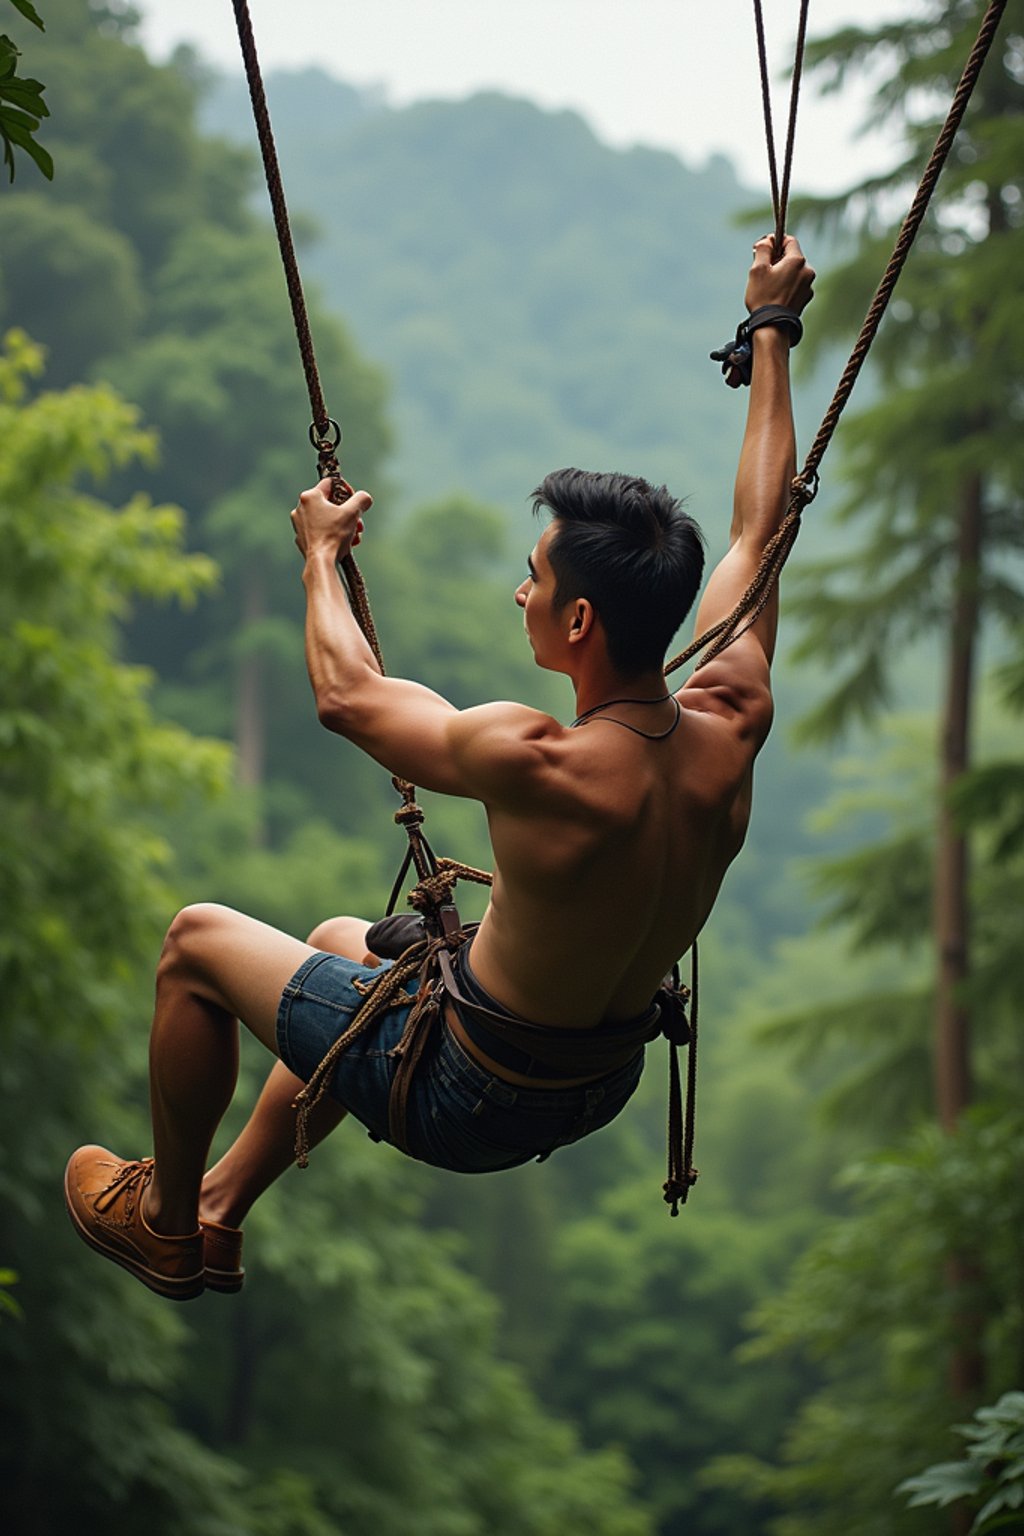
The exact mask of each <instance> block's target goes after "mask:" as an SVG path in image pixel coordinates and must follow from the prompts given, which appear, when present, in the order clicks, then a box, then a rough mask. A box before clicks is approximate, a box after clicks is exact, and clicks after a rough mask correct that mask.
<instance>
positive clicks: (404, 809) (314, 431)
mask: <svg viewBox="0 0 1024 1536" xmlns="http://www.w3.org/2000/svg"><path fill="white" fill-rule="evenodd" d="M232 4H233V8H234V13H235V21H236V24H237V27H238V38H239V43H240V45H241V50H242V58H243V61H244V65H245V73H246V79H247V81H248V86H249V95H250V99H251V102H252V110H253V117H254V120H255V124H256V132H257V137H258V139H259V145H260V153H261V155H262V159H263V168H264V173H265V176H266V182H267V191H268V194H269V197H270V204H271V208H272V211H273V216H274V227H275V230H276V232H277V241H278V246H279V249H280V252H281V262H282V265H283V267H284V274H285V283H286V286H287V290H288V298H289V301H290V303H291V309H292V319H293V321H294V324H295V333H296V338H297V341H298V346H299V353H300V356H301V359H302V367H303V372H304V374H305V379H306V389H307V393H308V395H309V405H310V413H311V416H312V423H311V426H310V429H309V437H310V441H311V443H312V444H313V447H314V448H315V449H316V454H317V470H318V474H319V478H320V479H322V480H323V479H329V480H330V481H331V487H332V489H331V499H332V500H333V501H334V502H336V503H340V502H342V501H343V500H345V499H346V498H347V497H349V496H351V495H352V494H353V491H352V487H351V486H350V485H349V484H348V482H347V481H346V480H345V479H344V477H343V476H342V474H341V469H340V466H339V463H338V457H337V449H338V448H339V446H340V444H341V440H342V430H341V427H340V426H339V424H338V423H337V422H336V421H335V420H334V419H333V418H332V417H331V416H329V414H328V412H327V406H326V402H325V400H324V395H323V390H322V387H321V384H320V376H319V372H318V369H317V364H316V357H315V354H314V351H313V339H312V334H311V331H310V326H309V317H308V313H307V309H306V303H305V297H304V294H303V289H302V280H301V277H300V275H299V267H298V261H297V258H296V255H295V247H294V243H293V240H292V236H291V228H290V224H289V219H288V209H287V205H286V202H285V196H284V186H283V183H282V179H281V171H280V165H279V162H278V157H277V150H276V146H275V143H274V136H273V132H272V129H271V124H270V113H269V110H268V107H267V100H266V93H265V90H264V87H263V79H262V74H261V71H260V66H259V59H258V56H257V52H256V43H255V39H254V36H253V30H252V22H251V19H250V16H249V7H248V3H247V0H232ZM808 6H809V0H801V3H800V20H799V28H798V34H797V43H796V58H795V62H794V66H793V76H792V84H791V89H790V104H789V121H788V128H787V135H786V147H785V154H784V160H783V172H782V180H781V184H780V181H779V177H778V171H777V165H776V155H775V138H774V129H773V124H772V109H771V93H770V84H769V72H768V61H767V49H766V44H765V35H764V18H763V15H762V9H761V0H754V14H755V24H756V30H757V45H758V58H759V65H760V73H761V90H762V99H763V107H764V119H765V135H766V141H767V148H768V163H769V175H770V180H771V191H772V206H773V210H774V214H775V234H774V247H775V255H776V258H777V257H778V255H779V254H781V251H782V244H783V235H784V232H785V222H786V213H787V207H788V201H789V187H790V177H791V170H792V161H793V149H794V143H795V135H796V119H797V110H798V104H799V92H800V78H801V73H802V68H803V56H804V43H805V37H806V29H807V13H808ZM1005 8H1006V0H989V5H988V8H987V10H986V12H985V15H984V17H983V19H982V23H981V27H980V29H979V32H978V36H977V39H976V41H975V44H974V47H973V48H972V50H971V54H970V57H969V58H968V61H967V64H966V65H965V67H964V71H963V75H962V77H961V79H960V83H959V85H958V86H957V90H956V93H955V95H954V97H953V101H952V104H951V106H950V109H949V113H948V116H947V118H946V121H945V123H944V125H943V128H942V131H941V132H940V134H939V137H938V139H937V140H936V144H935V148H934V149H933V151H932V154H931V158H930V159H929V161H928V164H927V167H926V169H925V172H924V175H923V177H922V179H921V183H920V186H919V187H918V189H917V193H916V195H915V197H914V200H913V203H912V204H911V208H910V211H909V212H908V214H907V216H906V218H905V220H904V222H903V226H902V228H901V230H900V233H899V237H898V239H897V241H896V246H895V249H894V250H893V253H892V256H891V257H890V259H889V264H888V266H887V267H886V270H885V273H884V275H883V277H882V280H881V282H880V283H879V285H878V288H877V290H876V292H875V296H874V298H873V300H872V302H871V305H870V307H869V309H868V312H867V315H866V317H865V320H864V323H863V325H862V327H861V330H860V333H859V335H858V337H857V340H856V342H855V344H854V347H853V350H852V352H851V354H850V357H849V360H848V362H847V364H846V367H845V369H844V370H843V373H842V376H841V378H840V381H839V384H838V385H837V387H836V391H835V394H834V395H833V398H832V401H831V404H830V405H829V407H828V409H827V411H826V412H825V416H824V418H823V420H822V423H821V426H820V427H819V429H818V432H817V435H816V436H815V438H814V441H813V443H812V444H811V448H810V451H809V452H808V454H807V457H806V459H805V461H804V465H803V468H802V469H801V470H800V472H799V473H798V474H797V475H796V476H795V477H794V479H793V481H792V483H791V486H790V501H789V505H788V507H787V510H786V513H785V515H784V517H783V519H782V522H781V524H780V526H779V529H778V531H777V533H776V534H775V536H774V537H773V538H772V539H771V541H770V542H769V543H768V545H767V546H766V548H765V551H764V554H763V556H762V558H761V561H760V564H759V566H758V569H757V571H756V573H755V575H754V578H753V580H752V581H751V583H750V585H749V586H748V588H747V590H746V591H745V592H744V593H743V595H742V597H741V598H740V600H739V602H738V603H737V604H736V607H735V608H734V609H733V611H732V613H730V614H729V615H728V616H727V617H726V618H724V619H723V620H721V621H720V622H719V623H718V624H716V625H714V626H713V627H712V628H711V629H709V630H707V631H706V632H705V633H704V634H703V635H700V636H698V637H697V638H696V639H695V640H694V641H693V642H692V643H691V644H690V645H689V646H687V648H686V649H685V650H684V651H681V652H680V653H679V655H677V656H675V657H674V658H673V659H672V660H671V661H669V662H668V663H667V665H666V667H665V672H666V674H668V673H670V672H673V671H675V670H676V669H677V668H678V667H681V666H682V665H684V663H685V662H687V661H689V660H691V659H692V658H693V657H695V656H698V655H699V657H700V659H699V660H698V661H697V664H696V665H697V668H700V667H702V666H704V665H706V664H707V662H709V661H711V660H712V659H713V658H714V657H715V656H718V655H720V654H721V653H722V651H724V650H725V649H726V647H727V646H728V645H730V644H731V643H732V642H733V641H734V640H735V639H737V637H738V636H739V635H741V634H743V633H744V631H745V630H747V629H749V628H750V626H751V625H752V624H753V623H755V622H756V620H757V618H758V616H759V615H760V614H761V613H762V612H763V610H764V607H765V605H766V604H767V602H768V599H769V597H770V595H771V592H772V589H773V587H774V585H775V583H776V581H777V580H778V578H779V574H780V572H781V570H782V567H783V566H784V564H785V562H786V560H787V558H788V556H789V553H790V551H791V549H792V547H793V544H794V543H795V541H796V536H797V534H798V532H799V530H800V520H801V516H802V514H803V509H804V507H805V506H807V505H808V504H809V503H810V502H812V501H813V500H814V498H815V496H816V495H817V491H818V466H819V465H820V463H821V460H822V458H823V457H824V455H825V450H826V449H827V447H828V445H829V443H830V442H831V440H832V436H833V433H834V432H835V429H836V427H837V425H838V422H839V417H840V415H841V414H842V411H843V408H844V407H845V405H846V402H847V400H848V399H849V397H850V394H851V393H852V391H853V386H854V384H855V383H856V380H857V377H858V375H859V373H860V370H861V367H862V366H863V364H864V360H865V358H866V357H867V355H868V352H869V350H870V347H871V343H872V341H873V340H874V337H875V334H876V332H877V330H878V326H879V324H880V322H881V319H882V316H883V314H884V313H885V309H886V306H887V305H888V302H889V299H890V297H891V295H892V291H893V289H894V288H895V286H896V282H897V280H898V278H899V276H900V273H901V272H902V270H903V267H904V264H905V262H906V260H907V256H908V255H909V253H910V248H911V246H912V245H913V242H914V238H915V236H916V234H917V231H918V229H919V228H920V226H921V223H922V221H923V219H924V216H925V213H926V211H927V208H928V204H929V201H930V199H931V195H932V192H933V191H934V189H935V184H936V182H937V181H938V178H939V175H940V173H941V171H942V168H943V166H944V164H945V162H946V158H947V156H948V154H949V150H950V148H951V146H952V143H953V140H954V138H955V136H956V132H957V129H958V128H959V126H960V123H961V120H962V118H963V115H964V112H965V111H966V108H967V103H968V101H969V100H970V97H971V93H972V92H973V90H974V87H975V85H976V83H977V80H978V76H979V75H980V73H981V69H982V66H983V64H984V62H985V59H986V57H987V56H988V52H989V49H990V47H991V45H992V41H993V39H994V37H995V34H996V30H997V28H998V26H999V22H1000V20H1001V18H1002V14H1003V11H1004V10H1005ZM754 318H755V317H754V316H751V317H750V320H753V319H754ZM796 318H797V317H795V316H792V317H789V318H788V319H787V318H785V317H780V316H772V317H770V318H763V319H762V322H761V323H765V324H777V323H784V324H787V325H788V326H789V328H790V329H791V331H793V327H792V324H791V321H792V320H793V319H796ZM797 324H799V321H797ZM747 328H748V333H749V329H750V322H749V320H748V322H747ZM794 334H796V333H795V332H794ZM797 339H799V335H798V334H797ZM739 340H740V337H739V333H737V341H739ZM748 344H749V343H748ZM723 371H725V370H723ZM338 570H339V575H340V577H341V580H342V584H343V586H344V589H345V591H346V594H347V596H348V600H349V603H350V605H351V608H352V612H353V614H354V616H355V619H356V622H357V623H358V625H359V628H360V630H361V631H362V633H363V635H364V637H365V639H366V641H367V643H368V645H369V646H370V649H371V651H372V652H373V655H374V658H375V660H376V662H377V665H378V666H379V668H380V671H381V674H382V675H386V669H385V666H384V658H383V655H382V653H381V647H380V642H379V640H378V637H377V631H376V627H375V625H374V621H373V614H372V612H371V610H370V603H369V598H368V596H367V592H366V585H365V582H364V581H363V577H362V573H361V572H360V570H359V567H358V565H357V564H356V561H355V558H354V556H353V555H352V554H351V553H349V554H347V555H345V556H344V558H343V559H342V560H341V561H340V562H339V566H338ZM700 653H703V654H700ZM392 783H393V784H394V787H395V789H396V791H397V793H398V794H399V796H400V797H401V800H402V804H401V806H400V808H399V809H398V810H397V811H396V812H395V821H396V822H397V823H398V824H399V825H400V826H402V827H404V829H405V832H406V835H407V837H408V847H407V848H406V852H405V856H404V858H403V861H402V865H401V868H400V869H399V872H398V876H397V878H396V880H395V883H394V886H393V887H392V891H391V896H390V900H389V902H388V913H389V914H390V913H392V912H393V911H394V908H395V905H396V903H397V901H398V897H399V894H400V892H401V888H402V885H403V883H404V881H405V879H406V876H407V875H408V873H409V871H410V869H414V870H415V873H416V884H415V885H414V887H413V888H412V890H411V891H410V892H409V895H408V901H409V904H410V905H411V906H413V907H414V908H415V909H416V910H417V911H419V912H420V913H421V914H422V915H423V919H424V929H425V932H424V936H423V938H422V939H420V940H418V941H417V942H416V943H414V944H412V945H411V946H409V947H408V948H407V949H406V950H405V951H404V952H403V953H402V954H401V955H400V956H399V958H398V959H397V960H396V961H395V963H394V964H393V965H392V966H390V967H389V968H388V969H387V970H384V971H382V972H381V974H380V976H379V977H377V978H374V979H373V980H372V981H371V982H370V983H369V985H368V986H367V988H366V992H365V995H364V1000H363V1003H362V1004H361V1006H360V1007H359V1009H358V1010H357V1012H356V1014H355V1016H354V1017H353V1019H352V1022H351V1024H350V1025H349V1027H348V1028H347V1029H346V1030H345V1031H344V1033H343V1034H341V1035H340V1036H339V1037H338V1038H337V1039H336V1040H335V1041H334V1043H333V1045H332V1046H331V1048H330V1050H329V1051H328V1052H327V1054H326V1056H325V1057H324V1058H323V1060H322V1061H321V1062H320V1064H319V1065H318V1066H317V1068H316V1070H315V1071H314V1072H313V1074H312V1076H311V1077H310V1079H309V1082H308V1083H307V1084H306V1085H305V1087H304V1088H303V1089H302V1091H301V1092H300V1093H299V1095H298V1096H297V1098H296V1100H295V1106H294V1107H295V1109H296V1110H297V1120H296V1135H295V1153H296V1160H297V1162H298V1164H299V1166H300V1167H303V1168H304V1167H306V1165H307V1163H308V1161H309V1116H310V1114H311V1113H312V1111H313V1109H314V1108H315V1106H316V1105H317V1103H319V1101H320V1099H321V1098H322V1097H323V1095H324V1093H325V1092H326V1091H327V1089H328V1086H329V1084H330V1079H331V1076H332V1073H333V1071H334V1068H335V1067H336V1065H337V1063H338V1061H339V1060H340V1058H341V1056H342V1055H343V1054H344V1052H345V1051H346V1050H347V1049H348V1047H349V1046H350V1045H351V1044H352V1042H353V1041H354V1040H356V1039H357V1038H358V1037H359V1036H360V1035H361V1034H363V1033H364V1031H365V1030H367V1029H368V1028H369V1027H370V1026H371V1024H373V1022H374V1021H375V1020H376V1019H377V1018H379V1017H380V1016H381V1015H382V1014H383V1013H385V1012H386V1011H387V1010H388V1009H389V1008H391V1007H395V1006H398V1005H400V1004H405V1003H408V1002H409V1001H410V997H409V994H408V992H407V991H406V983H407V982H409V981H411V980H412V979H413V978H414V977H418V978H419V988H418V991H417V993H416V996H415V998H413V999H412V1000H411V1001H412V1006H411V1008H410V1011H409V1015H408V1018H407V1019H406V1022H405V1026H404V1029H403V1033H402V1036H401V1039H400V1041H399V1043H398V1046H397V1047H396V1048H395V1051H394V1054H395V1056H396V1057H397V1060H398V1067H397V1070H396V1072H395V1076H394V1079H393V1082H392V1089H391V1098H390V1101H389V1135H390V1137H391V1139H392V1140H393V1141H394V1142H395V1144H396V1145H397V1146H398V1147H400V1148H402V1150H405V1151H407V1150H408V1147H407V1143H406V1109H407V1105H408V1099H409V1088H410V1084H411V1081H412V1077H413V1074H414V1073H415V1070H416V1067H417V1065H418V1063H419V1061H420V1060H421V1058H422V1056H423V1053H424V1050H425V1049H426V1046H427V1043H428V1041H429V1039H430V1036H431V1034H432V1032H433V1030H434V1029H435V1028H436V1027H437V1025H438V1023H439V1022H440V1019H441V1015H442V1010H443V1005H444V1001H445V998H446V997H447V996H448V995H450V993H451V990H452V984H451V981H452V972H451V956H452V955H453V954H454V953H455V952H456V951H457V950H458V948H459V947H460V945H461V944H463V943H465V942H466V941H467V933H466V930H465V929H464V927H463V925H462V923H461V920H460V918H459V914H458V911H457V909H456V907H455V904H454V902H453V899H452V896H453V892H454V888H455V885H456V883H457V881H459V880H468V881H472V882H475V883H477V884H480V885H490V884H491V883H492V878H493V877H492V876H491V874H490V873H488V871H486V870H481V869H475V868H473V867H472V866H471V865H467V864H461V863H459V862H458V861H457V860H455V859H446V858H437V857H436V856H435V854H434V852H433V849H432V848H431V847H430V844H429V842H428V841H427V838H426V836H425V834H424V832H423V830H422V827H423V820H424V814H423V810H422V808H421V807H420V806H419V805H418V804H417V802H416V790H415V786H414V785H412V784H411V783H409V782H408V780H406V779H403V778H400V777H399V776H397V775H392ZM690 965H691V972H690V978H691V979H690V986H689V987H688V988H687V987H684V986H682V985H681V984H680V981H679V972H678V967H675V968H674V969H673V974H672V977H671V978H666V982H665V983H663V986H662V988H661V990H660V991H659V994H658V997H659V1000H660V1002H661V1007H662V1015H663V1017H662V1020H661V1032H662V1033H663V1034H665V1036H666V1038H667V1039H668V1042H669V1106H668V1177H667V1179H666V1181H665V1184H664V1186H663V1189H664V1197H665V1200H666V1202H667V1204H668V1205H669V1206H670V1209H671V1213H672V1215H673V1216H675V1215H677V1214H678V1211H679V1206H680V1205H681V1204H684V1203H685V1201H686V1197H687V1195H688V1194H689V1191H690V1189H691V1187H692V1186H693V1184H694V1183H695V1182H696V1179H697V1170H696V1169H695V1168H694V1166H693V1142H694V1106H695V1099H696V1082H697V1011H698V1009H697V1004H698V959H697V945H696V943H694V944H693V946H692V948H691V951H690ZM446 976H447V978H448V980H447V983H446V979H445V978H446ZM456 991H457V989H456ZM687 1005H688V1006H689V1019H688V1020H687V1015H686V1009H687ZM684 1044H689V1052H688V1056H687V1073H686V1103H685V1112H684V1108H683V1092H682V1074H681V1071H680V1065H679V1047H680V1046H681V1045H684Z"/></svg>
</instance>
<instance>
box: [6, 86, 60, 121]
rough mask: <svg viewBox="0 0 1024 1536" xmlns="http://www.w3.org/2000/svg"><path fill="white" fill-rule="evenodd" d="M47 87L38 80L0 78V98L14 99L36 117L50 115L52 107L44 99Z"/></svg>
mask: <svg viewBox="0 0 1024 1536" xmlns="http://www.w3.org/2000/svg"><path fill="white" fill-rule="evenodd" d="M45 89H46V87H45V86H44V85H42V84H41V83H40V81H38V80H18V79H11V80H2V79H0V100H4V101H13V102H14V103H15V105H16V106H19V107H24V108H25V110H26V111H28V112H31V113H32V114H33V116H34V117H49V115H50V109H49V107H48V106H47V105H46V103H45V101H44V100H43V91H44V90H45Z"/></svg>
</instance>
